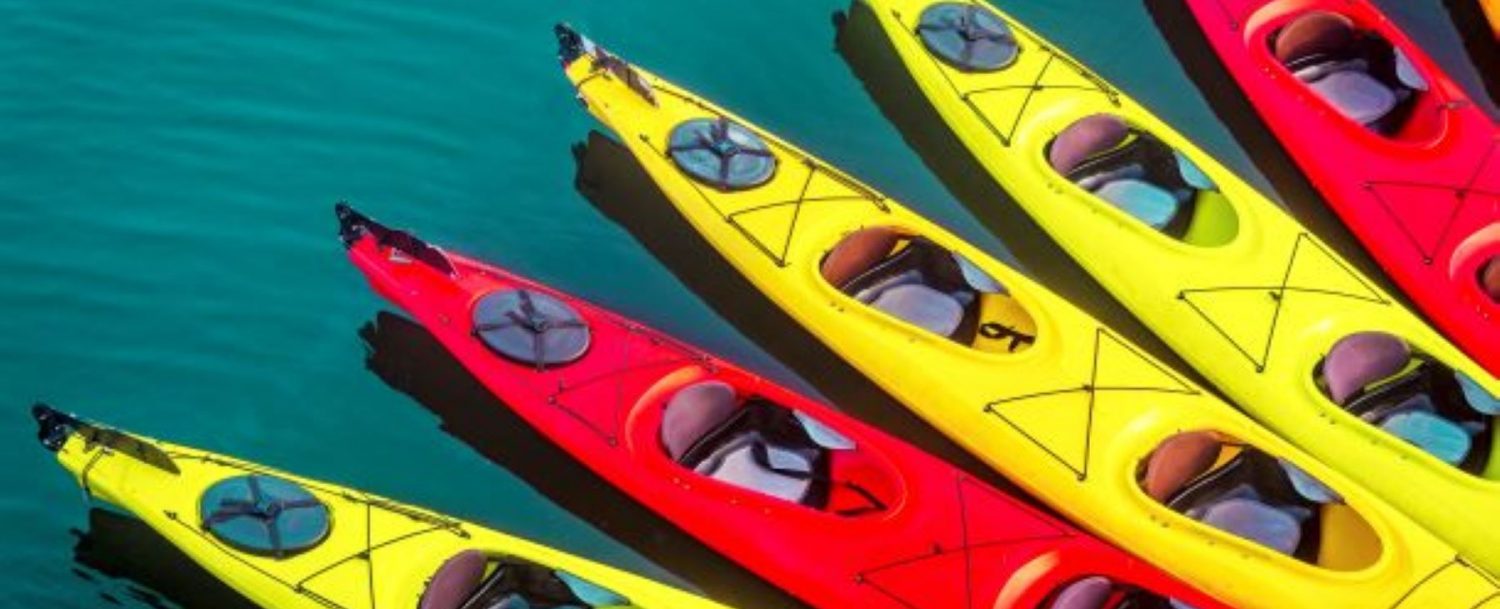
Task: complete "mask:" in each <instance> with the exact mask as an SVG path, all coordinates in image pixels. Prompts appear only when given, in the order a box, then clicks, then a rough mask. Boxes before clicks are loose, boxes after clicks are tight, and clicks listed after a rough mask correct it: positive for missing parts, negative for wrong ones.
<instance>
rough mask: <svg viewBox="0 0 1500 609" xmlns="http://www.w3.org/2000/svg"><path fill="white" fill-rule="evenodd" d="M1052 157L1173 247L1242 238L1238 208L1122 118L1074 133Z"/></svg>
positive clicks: (1079, 126) (1091, 119)
mask: <svg viewBox="0 0 1500 609" xmlns="http://www.w3.org/2000/svg"><path fill="white" fill-rule="evenodd" d="M1046 156H1047V162H1048V163H1049V164H1050V165H1051V166H1052V168H1053V170H1055V171H1057V172H1058V173H1059V174H1062V175H1063V176H1065V177H1067V178H1068V180H1070V181H1072V182H1073V183H1074V184H1077V185H1078V186H1079V187H1080V188H1082V189H1084V190H1086V191H1088V192H1089V193H1092V194H1093V195H1094V197H1096V198H1098V199H1100V200H1103V201H1104V202H1107V203H1109V204H1110V205H1111V206H1113V207H1115V208H1118V209H1119V210H1120V211H1122V212H1124V213H1126V214H1128V215H1129V216H1130V217H1132V218H1134V219H1135V220H1137V221H1139V222H1141V223H1143V224H1145V225H1147V226H1149V227H1151V228H1152V229H1154V230H1156V231H1158V232H1160V233H1162V234H1164V235H1167V236H1169V237H1171V238H1173V239H1177V240H1179V241H1182V242H1184V243H1188V244H1191V245H1197V246H1201V247H1216V246H1220V245H1224V244H1226V243H1229V242H1230V241H1233V240H1234V238H1235V236H1236V235H1237V234H1238V233H1239V217H1238V215H1237V214H1236V213H1235V211H1234V206H1233V205H1231V204H1230V202H1229V199H1228V198H1227V197H1225V196H1224V193H1222V192H1221V191H1220V190H1219V187H1218V185H1216V184H1214V182H1213V180H1211V179H1210V178H1209V177H1208V176H1207V175H1206V174H1205V173H1204V172H1203V171H1202V170H1201V169H1199V168H1198V166H1197V164H1195V163H1193V161H1192V160H1191V159H1190V158H1188V156H1187V155H1186V154H1183V153H1182V152H1181V151H1178V150H1176V149H1173V148H1172V147H1171V146H1168V145H1167V144H1166V143H1165V142H1163V141H1161V140H1160V139H1158V138H1157V137H1155V136H1153V135H1151V134H1150V133H1147V132H1145V131H1143V130H1140V129H1137V128H1134V127H1133V126H1131V125H1130V124H1128V123H1126V122H1125V120H1124V119H1121V118H1119V117H1117V116H1113V115H1108V114H1095V115H1092V116H1088V117H1085V118H1083V119H1080V120H1078V121H1077V122H1075V123H1073V124H1072V125H1069V126H1068V128H1066V129H1064V130H1063V131H1062V133H1060V134H1058V136H1057V137H1056V138H1055V139H1053V140H1052V142H1051V143H1050V144H1049V145H1048V146H1047V150H1046Z"/></svg>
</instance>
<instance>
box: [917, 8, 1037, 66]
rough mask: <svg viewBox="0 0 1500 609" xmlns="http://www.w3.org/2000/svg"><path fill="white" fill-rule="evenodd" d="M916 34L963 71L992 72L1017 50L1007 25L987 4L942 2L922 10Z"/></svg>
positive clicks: (929, 46)
mask: <svg viewBox="0 0 1500 609" xmlns="http://www.w3.org/2000/svg"><path fill="white" fill-rule="evenodd" d="M917 35H919V36H921V38H922V43H923V44H926V45H927V50H928V51H931V52H932V54H933V55H937V56H938V57H939V58H941V59H942V60H943V61H944V62H947V63H948V65H951V66H953V67H955V68H958V69H960V70H963V71H965V72H994V71H996V70H1002V69H1005V68H1007V67H1009V66H1010V64H1011V63H1012V62H1014V61H1015V60H1016V56H1017V55H1019V54H1020V51H1021V48H1020V46H1018V45H1017V44H1016V37H1015V35H1014V34H1012V33H1011V31H1010V26H1009V25H1007V24H1006V23H1005V20H1004V19H1001V18H1000V16H999V15H997V14H995V12H994V11H991V10H989V9H987V8H984V7H981V6H975V5H973V4H961V3H957V2H945V3H940V4H934V5H932V6H930V7H927V10H925V11H922V18H921V20H920V22H919V23H918V24H917Z"/></svg>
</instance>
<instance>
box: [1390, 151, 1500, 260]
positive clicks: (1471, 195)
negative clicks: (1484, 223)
mask: <svg viewBox="0 0 1500 609" xmlns="http://www.w3.org/2000/svg"><path fill="white" fill-rule="evenodd" d="M1497 149H1500V140H1496V141H1494V142H1491V143H1490V146H1489V147H1488V148H1486V149H1485V151H1484V154H1483V155H1481V156H1480V157H1479V162H1478V164H1477V165H1475V167H1474V172H1473V173H1472V174H1470V175H1469V177H1468V178H1467V179H1466V180H1465V181H1464V183H1463V185H1461V186H1455V185H1452V184H1433V183H1430V182H1411V181H1399V180H1371V181H1368V182H1365V183H1364V188H1365V191H1366V192H1368V193H1370V196H1371V197H1373V198H1374V199H1375V202H1376V203H1377V204H1379V205H1380V209H1381V211H1384V212H1385V214H1386V215H1387V216H1389V217H1390V219H1391V222H1392V224H1395V225H1396V228H1397V229H1398V230H1400V231H1401V235H1402V236H1403V237H1405V238H1406V240H1407V241H1408V242H1410V243H1411V246H1412V248H1413V249H1415V250H1416V251H1417V253H1419V254H1421V256H1422V264H1424V265H1428V266H1431V265H1432V264H1433V262H1434V259H1435V258H1436V257H1437V254H1438V252H1439V251H1440V250H1441V249H1442V248H1443V244H1445V243H1447V242H1448V240H1449V238H1450V237H1452V232H1453V226H1454V225H1455V224H1457V222H1458V218H1459V215H1461V214H1462V213H1463V212H1464V210H1465V209H1466V208H1467V207H1469V206H1471V205H1475V203H1474V201H1475V199H1479V200H1489V201H1491V202H1492V203H1493V201H1496V200H1500V191H1494V190H1488V189H1486V188H1481V187H1479V180H1480V179H1481V178H1483V177H1484V176H1486V175H1488V174H1487V173H1486V172H1485V169H1487V168H1488V166H1489V165H1490V162H1491V161H1493V160H1495V159H1500V156H1496V150H1497ZM1496 171H1500V169H1497V170H1496ZM1383 188H1392V189H1393V188H1402V189H1409V190H1417V191H1429V192H1430V191H1436V192H1439V193H1442V194H1445V195H1447V196H1448V197H1449V198H1451V199H1452V200H1453V201H1452V203H1453V205H1452V207H1451V208H1450V209H1449V212H1448V217H1447V218H1444V219H1443V224H1442V227H1441V229H1440V230H1439V231H1438V234H1437V240H1436V242H1434V243H1432V244H1431V245H1426V244H1424V243H1422V239H1421V238H1420V237H1419V236H1417V234H1416V233H1414V232H1413V231H1412V230H1411V228H1410V227H1409V226H1408V224H1409V223H1408V222H1407V221H1406V218H1403V217H1401V214H1399V213H1397V211H1396V209H1395V208H1394V207H1392V205H1391V203H1392V201H1391V199H1389V198H1388V197H1386V196H1385V195H1384V194H1382V192H1381V190H1382V189H1383ZM1460 238H1462V236H1460Z"/></svg>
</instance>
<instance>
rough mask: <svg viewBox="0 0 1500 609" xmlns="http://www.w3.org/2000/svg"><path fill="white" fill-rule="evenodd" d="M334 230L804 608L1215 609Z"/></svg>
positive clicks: (506, 280) (736, 379)
mask: <svg viewBox="0 0 1500 609" xmlns="http://www.w3.org/2000/svg"><path fill="white" fill-rule="evenodd" d="M339 218H340V233H341V235H342V237H343V240H344V242H345V243H346V244H347V245H348V247H349V257H350V259H351V261H353V263H354V265H355V266H356V267H358V268H359V269H360V270H361V271H362V272H363V273H364V275H365V276H366V277H367V278H368V279H369V281H370V283H371V285H372V286H373V288H374V289H375V291H376V292H378V293H380V294H382V295H384V296H385V297H386V298H388V299H390V300H391V302H393V303H395V304H396V305H397V306H399V307H400V308H401V309H403V310H404V311H406V312H407V313H408V314H410V315H411V316H413V317H414V318H415V319H416V320H417V321H418V322H419V323H421V324H422V325H423V326H425V327H426V328H427V329H428V330H429V331H430V332H431V333H432V334H433V336H434V337H436V338H437V340H438V341H439V342H441V343H442V344H443V345H444V346H445V347H446V348H447V349H448V350H449V351H450V352H451V353H452V354H453V355H454V356H455V358H457V359H458V360H459V361H461V362H462V363H463V364H464V366H465V367H466V368H467V369H468V370H469V371H470V372H472V373H473V375H474V376H475V377H476V378H477V379H479V380H480V382H481V383H483V384H484V385H485V387H487V388H489V390H490V391H491V392H492V393H494V395H495V396H496V397H497V398H498V399H499V401H501V402H503V403H504V404H506V405H507V406H508V407H510V408H512V409H513V410H514V411H515V412H516V413H517V414H519V415H520V416H521V418H523V419H524V420H526V421H527V422H528V423H530V424H531V425H532V426H533V427H535V428H536V429H537V430H538V431H540V432H541V433H542V435H544V436H546V437H547V438H548V439H550V440H552V441H553V442H554V443H556V444H557V445H559V446H561V447H562V448H563V449H564V450H565V451H567V452H568V453H569V454H571V455H572V456H574V457H575V458H577V459H578V460H579V461H581V462H583V463H584V464H585V465H587V466H588V467H589V468H590V469H592V470H593V471H594V472H596V473H598V474H599V475H600V476H601V477H603V478H604V479H606V480H608V481H609V482H611V483H612V484H614V485H616V486H617V487H619V488H620V489H621V490H623V491H625V493H626V494H628V495H630V496H631V497H633V498H634V499H635V500H637V501H639V502H640V503H642V504H644V505H646V506H647V507H649V508H651V509H653V510H655V511H656V512H658V513H660V514H661V515H662V516H664V517H666V518H667V519H668V520H671V521H672V522H674V523H676V524H677V525H678V526H680V527H681V528H682V529H683V530H685V531H687V532H688V533H689V534H691V535H693V536H695V537H697V538H699V539H701V540H702V541H703V542H704V543H705V544H707V545H708V546H710V547H712V548H714V549H716V550H718V551H719V552H721V553H722V554H724V555H726V556H728V557H730V558H731V559H733V560H736V561H738V562H740V563H741V564H743V565H745V566H746V567H747V568H749V569H751V570H752V571H755V572H756V573H758V574H760V575H761V576H762V577H764V578H765V579H767V580H768V581H770V582H772V583H774V584H777V585H779V586H781V587H782V588H784V589H786V590H787V591H788V592H791V593H792V594H793V595H795V596H797V597H798V598H801V599H803V600H805V601H806V602H808V603H809V604H811V605H813V606H816V607H826V608H829V609H836V608H840V609H841V608H843V607H848V606H850V605H858V606H861V607H870V608H872V609H874V608H890V609H901V608H903V607H929V608H933V609H937V608H952V609H963V608H968V607H996V608H999V609H1012V608H1014V609H1033V608H1038V607H1054V606H1056V607H1059V609H1062V608H1063V607H1072V605H1061V606H1059V605H1056V603H1058V602H1060V601H1059V600H1058V599H1067V598H1075V597H1080V598H1087V597H1093V596H1100V595H1102V597H1115V598H1116V599H1117V600H1118V601H1119V602H1124V601H1125V600H1126V599H1129V600H1130V601H1131V602H1133V603H1136V604H1135V605H1131V606H1135V607H1140V608H1142V609H1150V608H1160V609H1167V607H1168V606H1169V604H1168V603H1169V602H1171V601H1170V600H1169V599H1175V600H1176V601H1178V602H1186V603H1190V604H1191V605H1192V606H1196V607H1200V608H1207V607H1225V605H1222V604H1219V603H1217V602H1215V601H1213V600H1211V599H1210V598H1209V597H1207V596H1205V595H1203V594H1202V593H1199V592H1195V591H1193V590H1192V589H1190V588H1188V587H1187V586H1185V585H1183V584H1182V583H1180V582H1178V581H1177V580H1176V579H1174V578H1172V577H1170V576H1167V575H1166V574H1164V573H1162V572H1161V571H1159V570H1157V569H1155V568H1153V567H1151V566H1149V565H1147V564H1146V563H1145V562H1143V561H1141V560H1139V559H1137V558H1134V557H1131V556H1129V555H1127V554H1125V553H1123V552H1121V551H1120V550H1118V549H1115V548H1114V547H1112V546H1109V545H1107V544H1105V543H1103V542H1101V541H1099V540H1098V539H1096V538H1093V537H1091V536H1089V535H1087V534H1085V533H1082V532H1080V531H1078V530H1076V529H1074V528H1072V527H1071V526H1069V525H1067V524H1065V523H1063V522H1061V521H1059V520H1057V519H1056V518H1054V517H1052V516H1049V515H1047V514H1045V513H1043V512H1041V511H1039V510H1038V509H1037V508H1035V507H1032V506H1030V505H1027V504H1026V503H1025V502H1024V501H1022V500H1020V499H1019V498H1017V497H1014V496H1011V495H1009V494H1006V493H1004V492H1002V491H1000V490H998V489H995V488H994V487H991V486H988V485H987V484H985V483H984V482H982V481H979V480H976V479H974V478H972V477H970V476H969V475H967V474H964V473H963V472H961V471H960V470H958V469H957V468H955V467H953V466H951V465H949V464H947V463H945V462H943V461H940V460H938V459H937V458H934V457H931V456H929V455H927V454H925V453H922V452H920V451H919V450H917V449H916V448H914V447H912V446H911V445H909V444H907V443H905V442H903V441H900V440H897V439H895V438H893V437H891V436H889V435H886V434H884V433H882V432H879V431H877V430H876V429H874V428H872V427H870V426H868V425H865V424H862V423H860V422H858V421H856V420H854V419H852V418H850V417H849V416H847V415H844V414H842V413H840V412H839V411H837V410H834V409H833V408H830V407H829V406H827V405H824V404H822V403H820V402H817V401H814V400H812V399H809V398H807V397H805V396H803V395H800V394H798V393H795V392H792V391H791V390H788V389H786V388H783V387H781V386H778V385H776V384H775V383H772V382H769V381H767V380H765V379H762V378H760V377H758V376H755V375H753V374H751V373H749V372H746V371H745V370H742V369H740V368H738V367H736V366H734V365H733V364H731V363H729V362H725V361H723V360H719V359H717V358H715V357H713V356H711V355H709V354H706V353H703V352H701V351H699V350H697V349H695V348H693V347H691V346H689V345H686V344H683V343H681V342H678V341H676V340H674V339H672V338H671V337H668V336H664V335H662V334H660V333H658V332H656V331H655V330H652V329H650V328H647V327H645V326H642V325H641V324H639V323H637V322H634V321H631V320H629V319H626V318H624V317H621V316H619V315H616V314H614V313H612V312H610V311H607V310H604V309H602V308H599V307H596V306H594V305H591V304H589V303H587V302H584V301H582V300H580V299H578V298H575V297H573V296H570V295H568V294H565V293H562V292H559V291H557V290H553V289H550V288H548V287H546V286H543V285H540V284H537V283H535V282H533V281H530V280H527V279H525V278H522V277H518V276H516V275H515V274H513V273H510V272H507V271H505V270H503V269H500V268H497V267H494V266H490V265H486V264H483V263H480V262H477V261H474V260H471V259H468V258H464V257H462V256H460V255H458V254H454V253H451V252H447V251H444V250H441V249H439V248H437V247H435V246H432V245H430V244H428V243H426V242H424V241H422V240H420V239H418V238H416V237H414V236H412V235H411V233H408V232H404V231H398V230H392V229H390V228H387V227H385V226H383V225H381V224H379V223H377V222H375V221H374V220H372V219H370V218H369V217H367V216H364V215H362V214H360V213H359V212H357V211H354V210H353V209H351V208H349V207H347V206H341V207H339ZM1111 606H1113V605H1111ZM1078 607H1080V608H1082V609H1093V608H1091V607H1087V606H1084V605H1079V606H1078Z"/></svg>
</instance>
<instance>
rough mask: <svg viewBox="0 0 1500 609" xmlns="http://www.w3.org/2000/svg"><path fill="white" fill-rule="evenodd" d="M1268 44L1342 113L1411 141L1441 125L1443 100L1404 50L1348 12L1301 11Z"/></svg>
mask: <svg viewBox="0 0 1500 609" xmlns="http://www.w3.org/2000/svg"><path fill="white" fill-rule="evenodd" d="M1266 43H1267V44H1268V45H1269V47H1270V52H1271V55H1272V56H1273V58H1274V59H1275V60H1276V61H1277V62H1279V63H1280V64H1281V65H1282V67H1284V68H1286V69H1287V71H1289V72H1290V73H1291V74H1292V76H1293V77H1295V78H1296V80H1297V81H1298V82H1300V83H1302V84H1303V85H1304V86H1305V87H1307V89H1309V90H1310V91H1311V92H1312V94H1313V95H1314V96H1316V97H1317V98H1319V99H1321V100H1323V101H1324V102H1326V103H1327V104H1328V105H1329V106H1330V107H1332V108H1333V109H1334V111H1336V112H1337V113H1338V114H1339V115H1341V116H1343V117H1344V118H1347V119H1349V120H1351V121H1354V122H1355V123H1357V124H1360V125H1363V126H1364V127H1366V128H1368V129H1369V130H1371V131H1373V132H1375V133H1378V134H1380V135H1383V136H1386V137H1392V138H1395V139H1401V140H1408V141H1414V142H1417V141H1425V140H1426V139H1429V138H1431V137H1433V135H1434V134H1435V133H1436V132H1437V130H1439V129H1440V128H1441V118H1440V116H1441V114H1442V113H1441V112H1438V111H1437V110H1438V107H1439V106H1440V105H1441V104H1440V102H1438V101H1437V100H1435V99H1434V96H1433V95H1431V94H1430V90H1429V89H1430V87H1429V85H1428V80H1427V78H1426V77H1424V76H1423V75H1422V73H1421V70H1419V69H1418V68H1417V67H1416V65H1415V64H1414V63H1413V62H1412V60H1411V58H1410V56H1409V55H1408V54H1407V52H1406V51H1404V50H1403V49H1402V48H1401V47H1399V46H1396V45H1394V44H1392V43H1391V42H1390V41H1389V40H1386V39H1385V38H1384V37H1382V36H1381V35H1380V34H1379V33H1377V32H1376V31H1374V30H1372V29H1368V28H1363V27H1360V26H1359V25H1358V24H1356V23H1355V21H1354V20H1353V19H1351V18H1349V17H1348V16H1346V15H1342V14H1339V13H1335V12H1331V11H1321V10H1320V11H1311V12H1307V13H1304V14H1302V15H1299V16H1297V17H1296V18H1294V19H1292V20H1291V21H1289V22H1287V23H1286V25H1284V26H1282V27H1280V28H1278V29H1276V30H1275V31H1273V32H1272V33H1271V34H1270V36H1269V39H1268V40H1267V41H1266Z"/></svg>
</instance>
